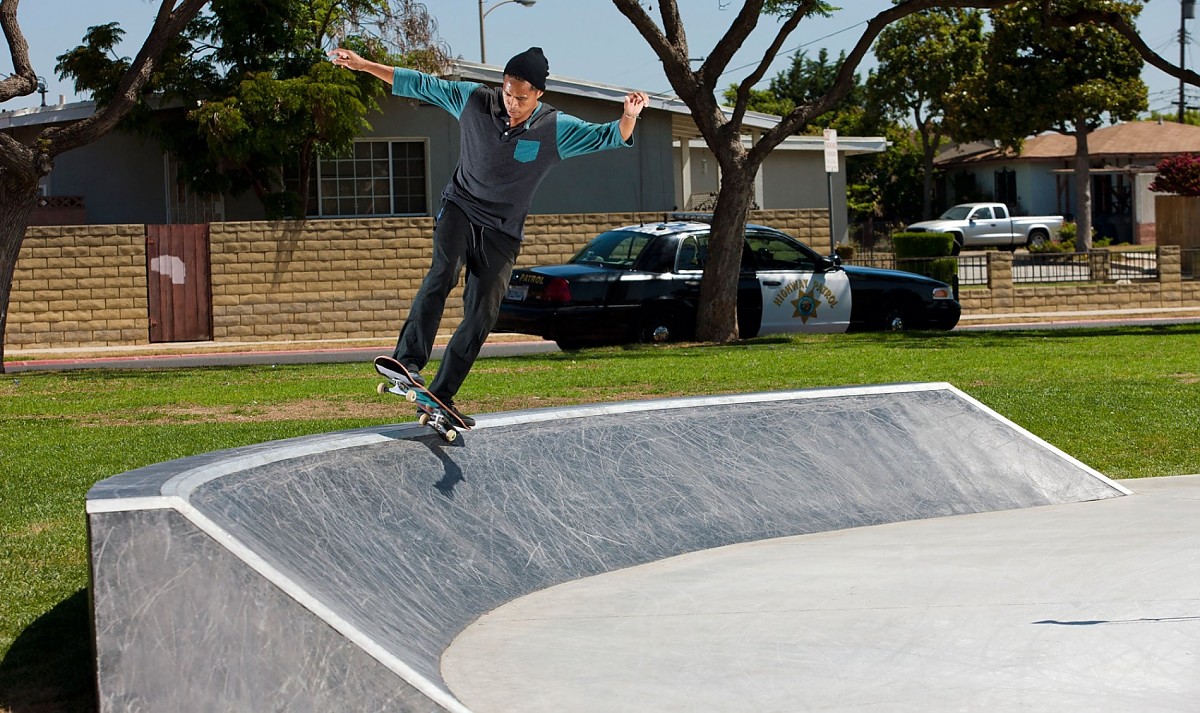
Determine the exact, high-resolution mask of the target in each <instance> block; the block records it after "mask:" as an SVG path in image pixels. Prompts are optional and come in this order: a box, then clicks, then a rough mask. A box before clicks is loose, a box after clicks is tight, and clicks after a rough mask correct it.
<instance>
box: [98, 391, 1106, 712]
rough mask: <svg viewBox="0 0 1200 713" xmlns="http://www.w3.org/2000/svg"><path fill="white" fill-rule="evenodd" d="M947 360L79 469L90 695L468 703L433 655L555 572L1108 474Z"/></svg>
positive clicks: (297, 703)
mask: <svg viewBox="0 0 1200 713" xmlns="http://www.w3.org/2000/svg"><path fill="white" fill-rule="evenodd" d="M1127 492H1128V491H1126V490H1125V489H1124V488H1122V487H1120V486H1119V485H1116V484H1114V483H1112V482H1111V481H1109V480H1107V479H1106V478H1104V477H1103V476H1102V475H1100V474H1099V473H1097V472H1095V471H1094V470H1092V469H1090V468H1088V467H1087V466H1085V465H1083V464H1082V463H1079V462H1078V461H1076V460H1074V459H1072V458H1070V457H1069V456H1067V455H1065V454H1063V453H1062V452H1060V451H1058V450H1057V449H1055V448H1053V447H1052V446H1050V445H1048V444H1046V443H1045V442H1043V441H1041V440H1039V439H1037V438H1036V437H1034V436H1032V435H1031V434H1029V433H1027V432H1025V431H1024V430H1022V429H1020V428H1019V427H1017V426H1015V425H1014V424H1012V423H1010V422H1008V421H1007V420H1005V419H1003V418H1002V417H1000V416H998V415H997V414H995V413H994V412H992V411H990V410H989V409H988V408H986V407H985V406H983V405H982V404H980V403H978V402H977V401H975V400H974V399H972V398H970V397H969V396H966V395H965V394H963V393H962V392H960V391H958V390H956V389H954V388H953V387H952V386H950V385H948V384H916V385H897V386H881V387H864V388H846V389H830V390H812V391H796V392H789V393H771V394H750V395H743V396H726V397H711V398H695V399H672V400H663V401H651V402H638V403H625V404H614V405H604V406H595V407H581V408H566V409H555V410H541V411H530V412H522V413H514V414H501V415H496V416H487V417H482V418H480V422H479V426H478V427H477V428H476V429H475V430H474V431H472V432H470V433H467V434H465V435H464V437H463V439H462V440H461V441H459V442H458V443H455V444H453V445H451V444H445V443H443V442H442V441H441V440H439V439H438V438H437V437H436V436H434V435H433V434H432V432H431V431H429V430H428V429H425V428H422V427H419V426H416V425H415V424H411V425H400V426H389V427H381V428H375V429H365V430H359V431H350V432H342V433H332V434H326V435H322V436H315V437H308V438H299V439H292V440H287V441H279V442H274V443H267V444H262V445H260V446H254V447H249V448H241V449H235V450H231V451H224V452H220V453H212V454H206V455H203V456H197V457H193V458H187V459H183V460H179V461H173V462H169V463H163V464H159V465H155V466H150V467H148V468H142V469H139V470H136V471H131V472H129V473H125V474H123V475H120V476H116V477H114V478H110V479H108V480H105V481H103V482H101V483H99V484H97V485H96V486H95V487H94V488H93V489H92V490H91V492H90V493H89V494H88V502H87V511H88V518H89V527H90V535H91V557H92V574H93V597H94V619H95V627H96V643H97V656H98V677H99V691H100V702H101V710H103V711H125V710H173V711H210V710H242V711H267V710H287V711H306V710H312V711H323V710H413V711H437V710H450V711H466V710H467V708H466V707H464V706H463V705H462V704H461V703H460V702H459V701H458V700H457V699H456V698H455V697H454V695H453V694H452V693H451V692H450V691H449V690H448V689H447V687H446V684H445V682H444V681H443V680H442V677H441V673H440V670H439V659H440V657H441V655H442V653H443V652H444V651H445V650H446V648H447V647H448V646H449V645H450V643H451V641H452V640H453V638H454V637H455V636H456V635H457V634H458V633H459V632H460V631H462V630H463V629H464V628H465V627H467V626H468V625H469V624H470V623H471V622H473V621H474V620H475V619H477V618H478V617H480V616H481V615H483V614H485V613H487V612H489V611H491V610H493V609H495V608H496V607H498V606H500V605H502V604H504V603H506V602H509V601H512V600H514V599H516V598H518V597H521V596H523V595H526V594H528V593H531V592H534V591H537V590H540V589H544V588H546V587H549V586H552V585H555V584H559V583H562V582H566V581H570V580H574V579H579V578H582V577H587V576H590V575H594V574H599V573H603V572H607V571H612V570H616V569H620V568H624V567H629V566H632V565H637V564H642V563H646V562H651V561H655V560H660V559H664V558H667V557H672V556H674V555H678V554H682V553H687V552H693V551H697V550H703V549H708V548H714V547H721V546H724V545H730V544H736V543H742V542H749V541H755V540H762V539H767V538H775V537H781V536H787V535H798V534H805V533H812V532H819V531H827V530H834V529H843V528H853V527H861V526H866V525H875V524H881V523H888V522H897V521H902V520H914V519H921V518H931V517H940V516H945V515H956V514H965V513H974V512H983V511H994V510H1005V509H1013V508H1025V507H1033V506H1038V505H1047V504H1055V503H1065V502H1078V501H1084V500H1095V499H1101V498H1109V497H1114V496H1118V495H1122V494H1125V493H1127Z"/></svg>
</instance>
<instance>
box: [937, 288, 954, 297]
mask: <svg viewBox="0 0 1200 713" xmlns="http://www.w3.org/2000/svg"><path fill="white" fill-rule="evenodd" d="M933 299H935V300H952V299H954V292H953V291H952V290H951V289H950V288H949V287H935V288H933Z"/></svg>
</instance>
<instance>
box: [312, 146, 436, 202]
mask: <svg viewBox="0 0 1200 713" xmlns="http://www.w3.org/2000/svg"><path fill="white" fill-rule="evenodd" d="M425 157H426V145H425V142H424V141H394V140H375V141H355V142H354V145H353V146H352V147H351V148H350V150H349V151H346V152H344V153H341V154H337V155H333V156H321V157H319V158H318V159H317V165H316V167H315V169H314V171H313V178H312V181H311V182H310V184H309V198H308V214H309V215H311V216H320V217H324V218H329V217H344V216H370V215H428V213H429V191H428V189H427V186H428V184H429V181H428V178H427V176H426V160H425Z"/></svg>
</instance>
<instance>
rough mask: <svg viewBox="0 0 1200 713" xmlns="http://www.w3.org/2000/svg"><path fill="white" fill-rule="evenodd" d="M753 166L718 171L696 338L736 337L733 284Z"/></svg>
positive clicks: (739, 266) (738, 267)
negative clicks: (715, 202) (719, 183)
mask: <svg viewBox="0 0 1200 713" xmlns="http://www.w3.org/2000/svg"><path fill="white" fill-rule="evenodd" d="M755 170H756V169H755V168H754V167H753V166H750V165H747V164H746V162H740V163H739V164H738V165H737V166H736V167H735V168H733V169H731V170H726V169H723V171H722V174H721V190H720V192H719V193H718V194H717V207H716V210H715V211H714V212H713V223H712V236H711V237H710V238H709V241H708V262H707V264H706V265H705V268H704V279H703V280H702V281H701V282H700V304H699V306H698V310H697V313H696V338H697V339H699V340H700V341H704V342H716V343H728V342H733V341H737V339H738V325H737V286H738V278H739V277H740V276H741V272H742V251H743V249H744V246H745V240H746V236H745V226H746V217H747V216H748V215H749V213H750V199H751V198H752V197H753V196H754V173H755Z"/></svg>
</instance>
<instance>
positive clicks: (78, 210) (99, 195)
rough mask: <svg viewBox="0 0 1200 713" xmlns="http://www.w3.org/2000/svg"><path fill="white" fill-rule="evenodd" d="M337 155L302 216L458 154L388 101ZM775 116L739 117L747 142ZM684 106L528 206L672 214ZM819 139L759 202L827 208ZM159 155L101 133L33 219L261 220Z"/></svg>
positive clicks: (849, 143)
mask: <svg viewBox="0 0 1200 713" xmlns="http://www.w3.org/2000/svg"><path fill="white" fill-rule="evenodd" d="M501 75H502V70H501V68H499V67H493V66H488V65H482V64H475V63H470V62H462V61H460V62H457V63H456V64H455V65H454V68H453V72H452V73H451V75H450V77H451V78H453V79H463V80H467V81H478V82H483V83H487V84H492V85H496V84H499V83H500V81H501ZM627 92H628V90H627V89H625V88H621V87H615V86H609V85H603V84H596V83H591V82H586V81H581V80H575V79H568V78H564V77H557V76H553V75H552V76H551V77H550V78H549V80H548V81H547V93H546V97H545V100H546V101H547V102H548V103H550V104H551V105H553V106H555V107H557V108H558V109H561V110H562V111H565V112H567V113H570V114H573V115H575V116H578V117H580V118H583V119H586V120H588V121H596V122H604V121H610V120H611V119H613V118H615V117H616V116H617V115H618V113H619V112H620V107H621V102H622V101H623V98H624V96H625V94H626V93H627ZM381 106H382V108H383V112H382V114H376V115H373V116H370V117H368V120H369V122H370V125H371V128H370V129H369V130H368V131H367V132H366V133H364V134H363V135H362V137H361V138H360V139H358V140H357V141H356V142H355V146H354V149H353V150H352V151H351V152H350V153H349V154H347V155H345V156H322V157H320V158H319V159H318V161H319V165H318V167H317V171H315V172H314V185H313V186H312V189H311V194H312V197H311V200H310V205H309V214H310V215H311V216H312V217H320V218H334V217H336V218H345V217H365V216H370V217H379V216H422V215H431V214H433V213H434V212H435V211H436V210H437V199H438V195H439V194H440V191H441V189H442V186H443V185H445V183H446V181H447V180H448V178H449V176H450V174H451V172H452V171H453V169H454V166H455V164H456V163H457V161H458V151H459V145H458V127H457V122H456V121H455V120H454V118H453V117H451V116H450V115H449V114H447V113H446V112H444V111H442V110H441V109H438V108H437V107H434V106H431V105H427V104H420V103H417V102H413V101H411V100H407V99H402V98H398V97H390V96H389V97H387V98H385V100H384V101H383V102H381ZM94 110H95V105H94V104H93V103H92V102H79V103H73V104H63V105H59V106H51V107H39V108H33V109H22V110H18V111H13V112H2V113H0V131H8V132H11V133H13V134H14V135H16V136H17V137H18V138H20V137H21V136H22V134H24V135H26V136H28V135H29V134H31V133H32V132H34V131H37V130H38V129H39V128H41V127H43V126H45V125H47V124H55V123H62V122H69V121H76V120H79V119H81V118H83V117H86V116H88V115H90V114H91V113H92V112H93V111H94ZM778 120H779V117H775V116H770V115H766V114H756V113H750V114H748V115H747V116H746V120H745V126H746V129H747V132H748V134H749V136H748V137H747V141H749V140H751V139H752V137H753V136H755V135H757V134H758V133H759V132H761V131H764V130H766V129H769V128H771V127H772V126H774V125H775V124H776V123H777V122H778ZM698 136H699V132H698V131H697V129H696V125H695V122H694V121H693V120H692V116H691V112H690V110H689V109H688V108H687V106H686V105H685V104H683V102H681V101H679V100H678V99H673V98H670V97H662V96H655V97H652V103H651V108H650V110H648V111H646V112H645V113H644V114H643V120H642V121H641V123H640V125H639V127H638V130H637V133H636V134H635V146H634V148H633V149H632V150H618V151H607V152H603V153H600V154H594V155H591V156H585V157H580V158H575V159H572V160H570V161H566V162H564V163H563V164H562V165H561V166H559V167H557V168H556V169H555V171H554V173H552V174H551V177H550V178H549V179H548V180H547V181H546V182H545V183H544V184H543V185H542V187H541V189H540V190H539V192H538V195H537V197H536V199H535V201H534V203H533V211H532V212H533V213H534V214H556V213H611V212H638V211H660V210H662V211H667V210H673V209H684V208H686V207H688V205H689V204H694V203H695V199H696V198H698V197H702V196H704V195H705V194H707V193H709V192H711V191H715V190H716V189H717V186H718V180H719V175H718V171H717V169H716V162H715V160H713V158H712V154H711V153H710V152H709V151H708V149H707V147H706V146H704V143H703V141H701V140H699V139H698ZM886 146H887V142H886V140H885V139H883V138H877V137H866V138H864V137H840V138H839V140H838V144H837V148H838V153H839V160H840V162H841V166H842V167H843V170H842V171H841V172H839V173H836V174H833V176H832V177H833V195H834V221H835V225H836V226H839V227H840V228H842V230H844V228H845V225H846V220H845V217H846V200H845V172H844V166H845V160H844V159H845V156H847V155H854V154H859V153H872V152H879V151H883V150H884V149H885V148H886ZM823 156H824V154H823V142H822V138H821V137H792V138H790V139H788V140H787V141H785V142H784V143H783V145H781V146H780V147H779V148H778V149H776V150H775V151H774V152H773V153H772V155H771V156H770V157H768V159H767V161H766V163H765V165H764V166H763V168H762V170H761V172H760V175H759V180H758V182H757V184H756V196H755V202H756V203H757V205H758V207H760V208H765V209H771V208H776V209H779V208H810V209H811V208H826V207H827V206H828V202H829V199H828V192H829V191H828V184H827V175H826V173H825V162H824V158H823ZM175 176H176V173H175V166H174V165H173V162H172V160H171V159H170V157H169V156H167V155H166V154H164V152H163V151H162V150H161V149H160V148H159V147H158V146H157V145H155V144H154V143H153V142H151V141H150V140H147V139H144V138H141V137H138V136H132V135H130V134H127V133H122V132H113V133H111V134H109V135H108V136H105V137H104V138H102V139H101V140H99V141H97V142H96V143H94V144H92V145H89V146H85V147H83V148H80V149H77V150H75V151H71V152H68V153H66V154H63V155H61V156H60V157H58V159H57V162H56V165H55V168H54V171H53V172H52V173H51V174H50V175H49V176H47V177H46V178H45V179H44V181H43V183H42V196H43V198H42V200H41V201H40V207H39V209H38V211H37V215H36V216H35V218H34V222H35V224H36V223H43V224H44V223H64V222H66V223H83V222H86V223H108V224H113V223H147V224H165V223H197V222H212V221H241V220H259V219H261V218H262V217H263V211H262V209H261V207H260V206H259V205H258V202H257V201H256V200H255V199H254V197H253V196H251V195H242V196H222V197H219V198H217V199H216V200H212V199H201V198H199V197H197V196H195V195H194V194H191V193H190V192H189V191H187V190H185V189H184V188H183V186H182V185H181V184H180V183H179V182H178V181H177V180H175Z"/></svg>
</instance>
